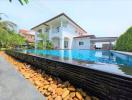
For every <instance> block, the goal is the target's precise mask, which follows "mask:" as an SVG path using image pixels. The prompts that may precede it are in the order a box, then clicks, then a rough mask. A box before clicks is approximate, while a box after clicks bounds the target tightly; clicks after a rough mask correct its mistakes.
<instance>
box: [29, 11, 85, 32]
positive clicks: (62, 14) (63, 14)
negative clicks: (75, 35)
mask: <svg viewBox="0 0 132 100" xmlns="http://www.w3.org/2000/svg"><path fill="white" fill-rule="evenodd" d="M61 16H65V17H66V18H67V19H68V20H70V21H71V22H72V23H74V24H75V25H76V26H77V27H79V28H80V29H82V30H83V31H84V32H86V31H85V30H84V29H83V28H82V27H81V26H79V25H78V24H77V23H75V21H73V20H72V19H71V18H70V17H68V16H67V15H66V14H65V13H61V14H59V15H57V16H55V17H53V18H51V19H49V20H47V21H45V22H43V23H41V24H39V25H37V26H35V27H33V28H31V30H32V29H34V28H36V27H38V26H40V25H46V23H48V22H50V21H52V20H54V19H56V18H59V17H61ZM46 26H47V25H46ZM86 33H87V32H86Z"/></svg>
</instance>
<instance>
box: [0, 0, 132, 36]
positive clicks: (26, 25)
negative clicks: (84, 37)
mask: <svg viewBox="0 0 132 100" xmlns="http://www.w3.org/2000/svg"><path fill="white" fill-rule="evenodd" d="M8 1H9V0H0V13H6V14H7V15H8V18H5V19H8V20H11V21H13V22H15V23H16V24H17V25H18V26H19V28H22V29H30V28H32V27H34V26H36V25H38V24H40V23H42V22H44V21H46V20H48V19H50V18H52V17H54V16H56V15H58V14H60V13H62V12H64V13H66V14H67V15H68V16H69V17H70V18H72V19H73V20H74V21H75V22H76V23H78V24H79V25H80V26H81V27H83V28H84V29H85V30H86V31H87V32H88V33H89V34H95V35H96V36H119V35H120V34H122V33H123V32H124V31H125V30H126V29H127V28H129V27H130V26H132V13H131V11H132V0H30V3H29V4H27V5H24V6H21V5H20V4H19V3H18V2H17V0H13V2H12V3H9V2H8Z"/></svg>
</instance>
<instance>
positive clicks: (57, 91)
mask: <svg viewBox="0 0 132 100" xmlns="http://www.w3.org/2000/svg"><path fill="white" fill-rule="evenodd" d="M62 93H63V89H62V88H57V89H56V94H57V95H58V96H60V95H62Z"/></svg>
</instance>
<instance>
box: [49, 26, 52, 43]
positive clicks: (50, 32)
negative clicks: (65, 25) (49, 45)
mask: <svg viewBox="0 0 132 100" xmlns="http://www.w3.org/2000/svg"><path fill="white" fill-rule="evenodd" d="M49 27H50V29H49V41H52V37H51V36H52V25H50V26H49Z"/></svg>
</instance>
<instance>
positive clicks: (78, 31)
mask: <svg viewBox="0 0 132 100" xmlns="http://www.w3.org/2000/svg"><path fill="white" fill-rule="evenodd" d="M31 30H33V31H35V32H36V34H35V41H36V42H37V41H39V40H40V38H38V34H39V33H43V34H47V36H48V39H49V40H50V41H52V43H53V45H54V48H55V49H92V48H93V45H94V44H95V42H91V40H92V39H95V36H94V35H89V34H88V33H87V32H86V31H85V30H84V29H83V28H81V27H80V26H79V25H78V24H77V23H75V22H74V21H73V20H72V19H71V18H69V17H68V16H67V15H66V14H64V13H61V14H59V15H58V16H56V17H54V18H52V19H49V20H48V21H46V22H43V23H41V24H39V25H37V26H35V27H33V28H32V29H31Z"/></svg>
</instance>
